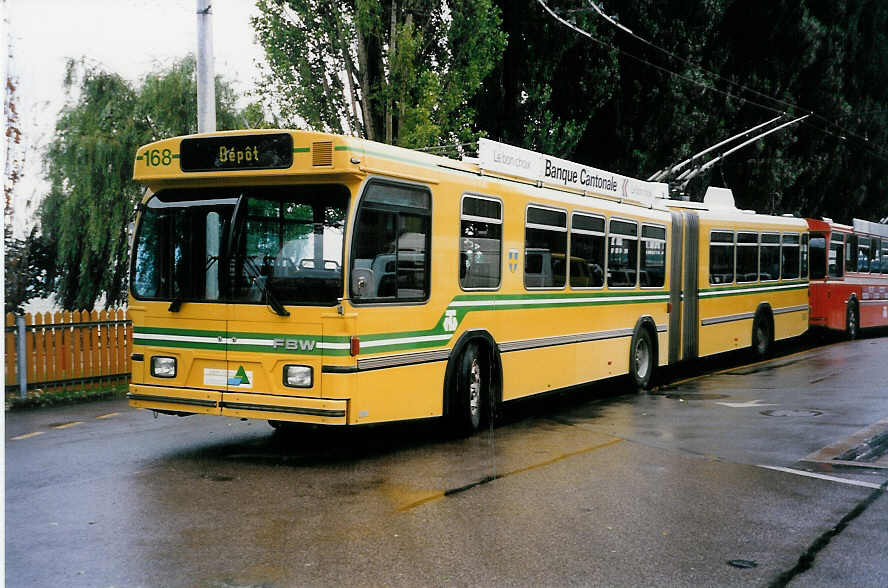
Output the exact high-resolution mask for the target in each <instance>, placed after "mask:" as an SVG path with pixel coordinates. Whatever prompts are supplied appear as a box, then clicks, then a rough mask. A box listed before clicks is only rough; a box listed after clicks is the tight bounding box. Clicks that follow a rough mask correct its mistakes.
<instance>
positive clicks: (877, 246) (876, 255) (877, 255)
mask: <svg viewBox="0 0 888 588" xmlns="http://www.w3.org/2000/svg"><path fill="white" fill-rule="evenodd" d="M882 263H884V262H883V260H882V240H881V239H878V238H873V240H872V242H871V244H870V271H871V272H872V273H874V274H879V273H882Z"/></svg>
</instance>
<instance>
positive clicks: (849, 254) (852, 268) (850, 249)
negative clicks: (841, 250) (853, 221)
mask: <svg viewBox="0 0 888 588" xmlns="http://www.w3.org/2000/svg"><path fill="white" fill-rule="evenodd" d="M856 271H857V235H848V242H847V245H846V246H845V272H846V273H847V272H856Z"/></svg>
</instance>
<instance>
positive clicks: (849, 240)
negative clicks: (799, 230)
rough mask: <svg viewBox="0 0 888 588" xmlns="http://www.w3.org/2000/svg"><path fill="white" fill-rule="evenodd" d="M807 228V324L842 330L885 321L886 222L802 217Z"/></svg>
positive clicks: (853, 330) (851, 330)
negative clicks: (809, 248)
mask: <svg viewBox="0 0 888 588" xmlns="http://www.w3.org/2000/svg"><path fill="white" fill-rule="evenodd" d="M806 220H807V221H808V229H809V230H810V232H811V280H810V283H809V297H810V305H811V313H810V323H811V327H823V328H827V329H833V330H837V331H843V332H844V333H845V335H846V336H847V337H848V338H849V339H854V338H856V337H857V335H858V334H859V332H860V329H862V328H867V327H878V326H886V325H888V225H886V224H880V223H874V222H870V221H865V220H860V219H857V218H855V219H854V220H853V221H852V222H853V224H852V225H842V224H839V223H835V222H833V221H832V220H831V219H827V218H824V219H823V220H815V219H810V218H809V219H806Z"/></svg>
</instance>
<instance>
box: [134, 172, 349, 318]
mask: <svg viewBox="0 0 888 588" xmlns="http://www.w3.org/2000/svg"><path fill="white" fill-rule="evenodd" d="M347 206H348V191H347V189H346V188H345V187H344V186H337V185H321V186H317V185H316V186H284V187H277V186H275V187H253V188H208V189H187V190H183V189H176V190H164V191H161V192H158V193H157V194H155V195H154V196H153V197H152V198H151V199H150V200H149V201H148V203H147V204H146V206H145V208H144V210H143V212H142V217H141V221H140V226H139V229H138V231H137V235H136V242H135V247H134V250H133V252H134V254H133V268H132V273H131V275H132V291H133V295H134V296H135V297H136V298H138V299H143V300H169V301H172V302H174V303H176V302H178V303H181V302H232V303H258V304H262V303H269V301H270V300H272V301H274V302H275V303H277V302H279V303H280V304H292V305H325V306H326V305H333V304H336V302H337V300H338V299H339V298H341V297H342V295H343V273H342V255H343V240H344V235H345V214H346V208H347ZM232 227H233V229H232ZM171 309H172V308H171Z"/></svg>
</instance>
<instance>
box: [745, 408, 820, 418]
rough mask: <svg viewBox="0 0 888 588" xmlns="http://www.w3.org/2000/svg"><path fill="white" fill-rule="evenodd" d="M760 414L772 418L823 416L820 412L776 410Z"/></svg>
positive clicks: (788, 409)
mask: <svg viewBox="0 0 888 588" xmlns="http://www.w3.org/2000/svg"><path fill="white" fill-rule="evenodd" d="M760 414H763V415H765V416H772V417H815V416H820V415H822V414H823V411H822V410H808V409H790V408H776V409H773V410H763V411H762V412H761V413H760Z"/></svg>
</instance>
